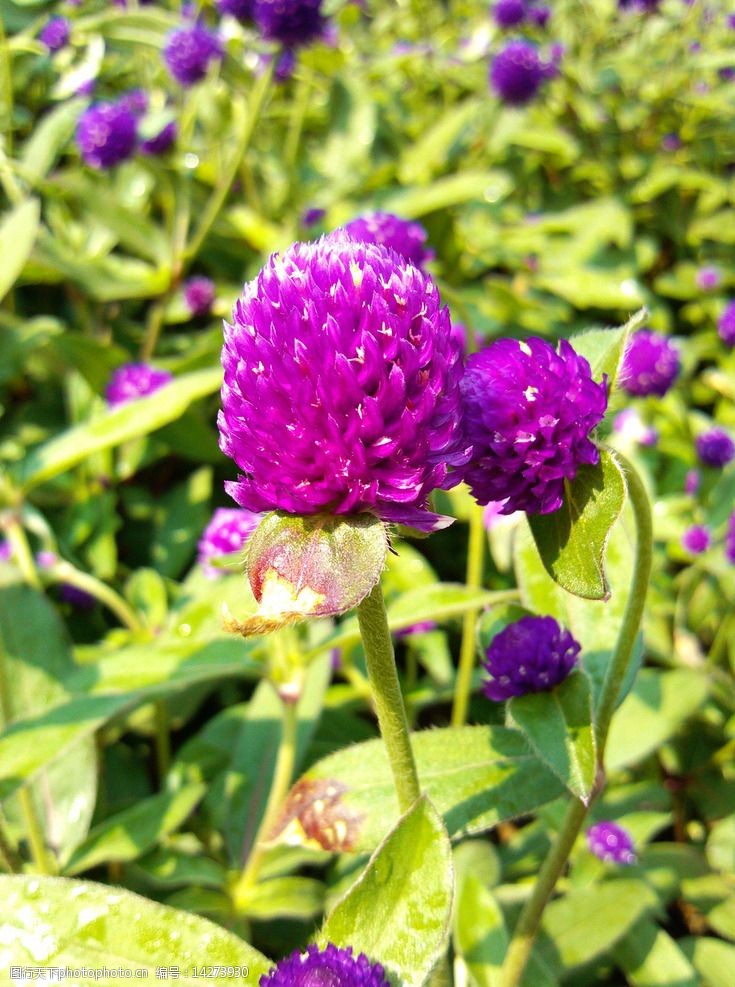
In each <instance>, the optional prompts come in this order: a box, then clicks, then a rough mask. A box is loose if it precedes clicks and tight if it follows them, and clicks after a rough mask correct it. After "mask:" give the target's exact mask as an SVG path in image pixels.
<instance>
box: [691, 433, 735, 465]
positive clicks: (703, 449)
mask: <svg viewBox="0 0 735 987" xmlns="http://www.w3.org/2000/svg"><path fill="white" fill-rule="evenodd" d="M695 445H696V447H697V455H698V456H699V458H700V459H701V461H702V462H703V463H704V465H705V466H711V467H712V468H713V469H722V467H723V466H727V464H728V463H729V462H731V460H733V459H735V442H733V440H732V439H731V438H730V436H729V435H728V434H727V432H726V431H725V430H724V429H722V428H710V429H709V430H708V431H706V432H702V434H701V435H698V436H697V438H696V440H695Z"/></svg>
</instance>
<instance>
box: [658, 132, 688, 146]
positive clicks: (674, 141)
mask: <svg viewBox="0 0 735 987" xmlns="http://www.w3.org/2000/svg"><path fill="white" fill-rule="evenodd" d="M682 146H683V145H682V140H681V137H679V135H678V134H676V133H674V132H673V131H672V132H671V133H668V134H664V136H663V137H662V138H661V148H662V149H663V150H664V151H678V150H680V149H681V147H682Z"/></svg>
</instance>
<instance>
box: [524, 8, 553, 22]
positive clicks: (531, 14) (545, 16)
mask: <svg viewBox="0 0 735 987" xmlns="http://www.w3.org/2000/svg"><path fill="white" fill-rule="evenodd" d="M550 18H551V8H550V7H531V9H530V10H529V11H528V19H529V20H530V21H531V23H532V24H535V25H536V26H537V27H546V25H547V24H548V23H549V20H550Z"/></svg>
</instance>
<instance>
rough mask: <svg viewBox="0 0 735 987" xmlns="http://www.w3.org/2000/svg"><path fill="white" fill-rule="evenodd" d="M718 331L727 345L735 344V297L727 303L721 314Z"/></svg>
mask: <svg viewBox="0 0 735 987" xmlns="http://www.w3.org/2000/svg"><path fill="white" fill-rule="evenodd" d="M717 332H718V333H719V334H720V339H721V340H722V342H723V343H725V345H726V346H735V298H734V299H733V300H732V301H729V302H728V303H727V305H726V306H725V308H724V311H723V312H722V315H720V318H719V320H718V322H717Z"/></svg>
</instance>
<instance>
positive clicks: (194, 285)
mask: <svg viewBox="0 0 735 987" xmlns="http://www.w3.org/2000/svg"><path fill="white" fill-rule="evenodd" d="M216 293H217V289H216V288H215V285H214V281H212V279H211V278H206V277H204V276H203V275H197V276H196V277H193V278H189V279H188V280H187V281H185V282H184V301H185V302H186V307H187V308H188V309H189V311H190V312H191V314H192V315H206V314H207V313H208V312H209V310H210V309H211V307H212V303H213V302H214V299H215V297H216Z"/></svg>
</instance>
